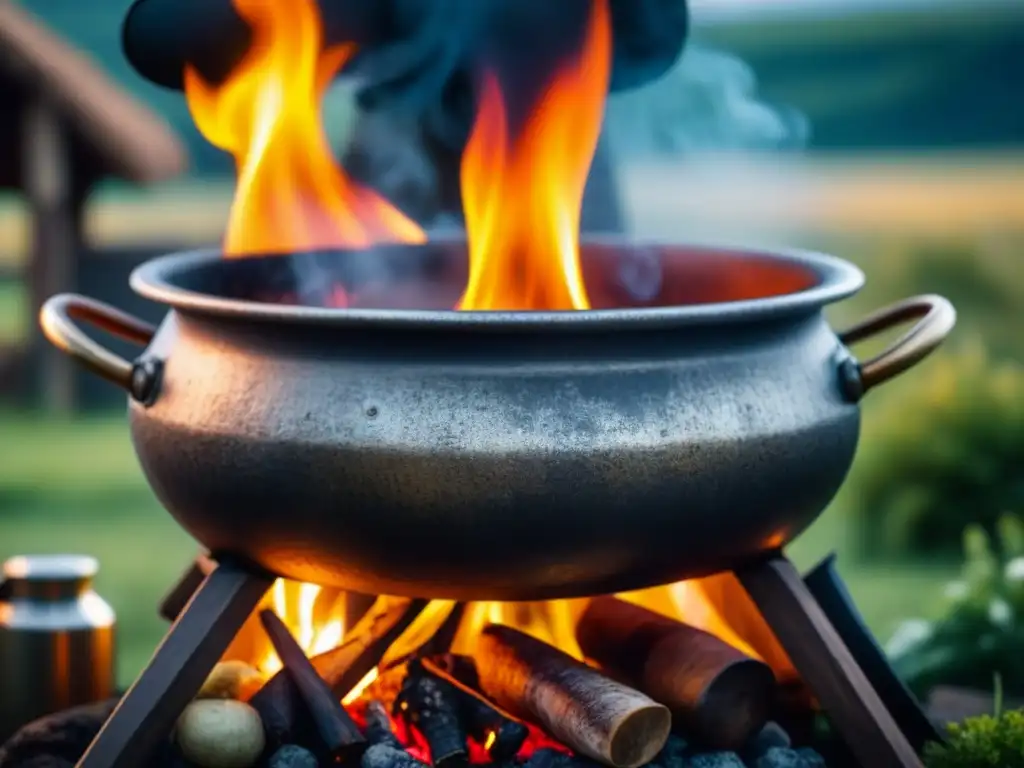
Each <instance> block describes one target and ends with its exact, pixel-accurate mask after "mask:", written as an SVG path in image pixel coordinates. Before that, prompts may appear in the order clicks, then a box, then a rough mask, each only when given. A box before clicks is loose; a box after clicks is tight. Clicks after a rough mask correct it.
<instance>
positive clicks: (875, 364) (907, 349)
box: [839, 294, 956, 400]
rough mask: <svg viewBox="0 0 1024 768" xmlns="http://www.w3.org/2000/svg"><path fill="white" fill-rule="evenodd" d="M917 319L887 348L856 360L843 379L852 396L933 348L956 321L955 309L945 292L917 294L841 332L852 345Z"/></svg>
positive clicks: (928, 352) (871, 387)
mask: <svg viewBox="0 0 1024 768" xmlns="http://www.w3.org/2000/svg"><path fill="white" fill-rule="evenodd" d="M914 320H916V321H917V322H916V323H915V324H914V326H913V327H912V328H911V329H910V330H909V331H907V332H906V333H905V334H904V335H903V336H902V337H900V338H899V339H898V340H896V341H895V342H893V344H891V345H890V346H889V347H887V348H886V349H885V350H884V351H882V352H880V353H879V354H877V355H875V356H874V357H872V358H871V359H870V360H867V361H865V362H863V363H857V362H856V361H853V364H854V368H855V370H854V371H851V372H850V374H852V375H846V376H845V381H844V385H845V388H846V390H847V394H848V395H849V396H850V397H851V399H853V400H859V399H860V398H861V397H863V396H864V395H865V394H866V393H867V392H869V391H871V390H872V389H874V388H875V387H877V386H878V385H879V384H884V383H885V382H887V381H889V380H890V379H892V378H895V377H896V376H898V375H899V374H901V373H903V372H904V371H905V370H907V369H908V368H912V367H913V366H914V365H916V364H917V363H919V362H920V361H921V360H923V359H924V358H926V357H928V355H930V354H931V353H932V352H934V351H935V349H937V348H938V347H939V345H940V344H942V342H943V341H945V339H946V337H947V336H948V335H949V333H950V331H952V330H953V327H954V326H955V325H956V310H955V309H954V308H953V305H952V304H950V303H949V301H948V300H947V299H944V298H943V297H942V296H936V295H934V294H928V295H924V296H915V297H913V298H910V299H904V300H903V301H900V302H898V303H896V304H893V305H891V306H889V307H885V308H884V309H880V310H878V311H877V312H874V313H872V314H870V315H868V316H867V317H866V318H864V319H863V320H861V321H860V322H859V323H857V324H856V325H854V326H853V327H852V328H848V329H847V330H845V331H843V332H842V333H840V334H839V340H840V341H841V342H842V343H843V344H845V345H846V346H850V345H852V344H856V343H857V342H859V341H864V340H865V339H869V338H871V337H873V336H877V335H878V334H879V333H882V332H884V331H888V330H890V329H892V328H895V327H896V326H898V325H902V324H904V323H908V322H911V321H914Z"/></svg>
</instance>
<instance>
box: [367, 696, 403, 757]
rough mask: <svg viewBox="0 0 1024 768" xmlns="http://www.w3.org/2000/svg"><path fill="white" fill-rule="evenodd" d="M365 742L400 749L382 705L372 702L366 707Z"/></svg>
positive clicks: (375, 701) (400, 746)
mask: <svg viewBox="0 0 1024 768" xmlns="http://www.w3.org/2000/svg"><path fill="white" fill-rule="evenodd" d="M365 719H366V729H365V730H366V740H367V741H368V742H369V743H370V744H371V745H372V744H385V745H387V746H389V747H393V748H395V749H402V742H400V741H399V740H398V737H397V736H395V732H394V731H393V730H391V718H389V717H388V712H387V710H386V709H385V708H384V705H383V704H381V703H380V702H379V701H377V700H374V701H371V702H370V703H369V704H367V705H366V716H365Z"/></svg>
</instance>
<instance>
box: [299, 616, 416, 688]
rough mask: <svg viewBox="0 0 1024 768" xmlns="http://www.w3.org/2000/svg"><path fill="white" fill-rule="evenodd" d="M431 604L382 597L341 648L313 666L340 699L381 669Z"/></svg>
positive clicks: (323, 656) (324, 656)
mask: <svg viewBox="0 0 1024 768" xmlns="http://www.w3.org/2000/svg"><path fill="white" fill-rule="evenodd" d="M428 602H429V601H427V600H409V599H404V598H392V597H378V598H377V600H376V601H375V602H374V604H373V606H372V607H371V608H370V610H368V611H367V612H366V613H365V614H364V615H363V618H361V619H360V620H359V621H358V622H357V623H356V625H355V626H354V627H352V629H351V630H350V631H349V632H348V633H347V635H346V637H345V642H343V643H342V644H341V645H339V646H338V647H337V648H335V649H334V650H331V651H327V652H326V653H322V654H320V655H319V656H314V657H313V659H312V661H313V666H314V667H316V671H317V672H318V673H319V674H320V677H322V678H323V679H324V680H326V681H327V684H328V685H329V686H330V687H331V690H333V691H334V694H335V696H337V697H338V698H339V699H342V698H344V697H345V696H347V695H348V693H349V692H350V691H351V690H352V689H353V688H355V687H356V685H358V684H359V682H360V681H361V680H362V679H363V678H364V677H366V675H368V674H369V673H370V671H371V670H372V669H373V668H374V667H376V666H377V663H378V662H379V661H380V660H381V658H382V657H383V656H384V653H385V652H386V651H387V649H388V647H389V646H391V644H392V643H394V642H395V641H396V640H397V639H398V638H399V637H400V636H401V635H402V633H403V632H405V630H407V629H408V628H409V626H410V625H411V624H412V623H413V621H415V620H416V617H417V616H419V615H420V614H421V613H422V612H423V609H424V608H426V607H427V603H428Z"/></svg>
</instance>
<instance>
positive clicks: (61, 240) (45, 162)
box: [21, 96, 80, 414]
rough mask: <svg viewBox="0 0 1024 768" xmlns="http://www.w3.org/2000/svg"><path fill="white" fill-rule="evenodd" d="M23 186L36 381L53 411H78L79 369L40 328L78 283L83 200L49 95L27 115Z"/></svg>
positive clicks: (24, 118) (24, 120) (24, 121)
mask: <svg viewBox="0 0 1024 768" xmlns="http://www.w3.org/2000/svg"><path fill="white" fill-rule="evenodd" d="M21 129H22V133H21V144H22V162H23V165H22V187H23V190H24V193H25V198H26V201H27V203H28V210H29V216H30V217H31V229H30V232H31V234H30V238H31V240H30V247H29V261H28V284H29V297H30V301H29V309H30V311H31V313H32V316H31V318H29V320H30V324H29V326H28V327H29V328H31V329H33V331H32V335H31V337H30V345H31V347H30V356H29V359H30V361H31V364H32V366H33V367H34V371H33V373H34V376H33V379H34V380H35V382H38V384H39V385H40V386H41V387H42V402H43V405H44V407H45V408H46V409H47V410H48V411H51V412H57V413H64V414H68V413H71V412H72V411H74V409H75V367H74V363H73V361H72V360H71V359H70V358H69V357H67V356H66V355H63V354H61V353H60V352H59V351H57V350H56V349H54V348H52V347H51V346H50V345H49V344H47V343H46V340H45V339H44V338H43V336H42V333H41V332H40V331H39V329H38V325H39V322H38V316H39V310H40V308H41V307H42V305H43V302H44V301H46V299H47V298H49V297H50V296H52V295H53V294H55V293H60V292H63V291H69V290H73V289H74V287H75V284H76V269H75V267H76V257H77V250H78V245H79V242H80V238H79V237H78V231H77V230H78V225H79V217H78V210H77V209H78V208H79V205H78V201H77V200H76V194H75V191H74V184H73V183H72V181H73V180H72V178H71V174H72V169H71V164H70V163H71V158H70V152H69V150H68V146H67V137H66V135H65V132H64V126H63V125H62V123H61V118H60V115H59V114H58V112H57V110H56V109H54V107H53V106H52V104H50V103H49V102H48V100H47V99H46V98H45V97H42V96H40V97H37V98H35V99H33V100H31V101H29V102H28V104H26V106H25V108H24V111H23V113H22V125H21Z"/></svg>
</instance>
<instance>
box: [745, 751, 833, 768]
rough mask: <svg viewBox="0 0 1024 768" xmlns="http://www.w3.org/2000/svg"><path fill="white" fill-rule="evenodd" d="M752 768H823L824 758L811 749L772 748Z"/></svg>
mask: <svg viewBox="0 0 1024 768" xmlns="http://www.w3.org/2000/svg"><path fill="white" fill-rule="evenodd" d="M754 768H825V758H823V757H822V756H821V755H819V754H818V753H817V752H815V751H814V750H813V749H807V748H803V749H786V748H783V747H772V748H771V749H769V750H768V751H767V752H765V753H764V754H763V755H762V756H761V757H759V758H758V759H757V761H756V762H755V763H754Z"/></svg>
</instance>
